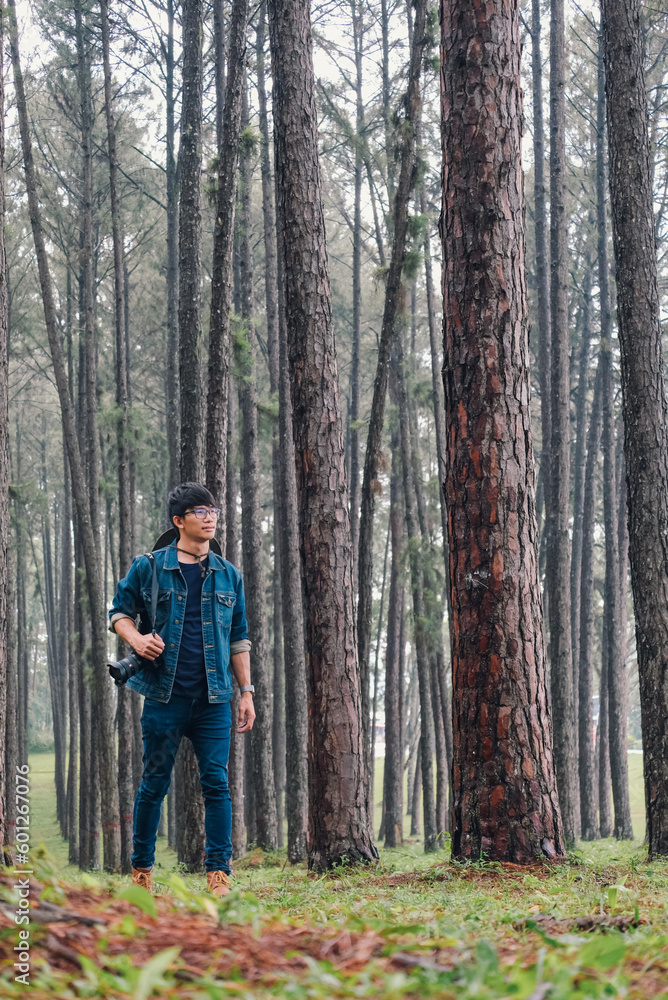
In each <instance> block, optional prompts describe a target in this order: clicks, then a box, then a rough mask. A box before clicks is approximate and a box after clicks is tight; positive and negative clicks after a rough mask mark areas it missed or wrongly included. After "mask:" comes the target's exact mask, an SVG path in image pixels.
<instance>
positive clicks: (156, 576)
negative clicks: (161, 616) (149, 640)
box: [146, 552, 158, 635]
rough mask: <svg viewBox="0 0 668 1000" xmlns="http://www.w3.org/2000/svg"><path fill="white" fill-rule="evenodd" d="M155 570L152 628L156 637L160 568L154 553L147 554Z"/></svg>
mask: <svg viewBox="0 0 668 1000" xmlns="http://www.w3.org/2000/svg"><path fill="white" fill-rule="evenodd" d="M146 554H147V556H148V558H149V560H150V563H151V566H152V568H153V579H152V580H151V628H152V630H153V635H155V619H156V616H157V614H158V567H157V565H156V562H155V556H154V555H153V553H152V552H147V553H146Z"/></svg>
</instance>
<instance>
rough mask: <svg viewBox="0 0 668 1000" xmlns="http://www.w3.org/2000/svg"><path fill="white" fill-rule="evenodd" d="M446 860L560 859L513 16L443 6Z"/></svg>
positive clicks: (499, 8) (512, 12)
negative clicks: (449, 799) (450, 741)
mask: <svg viewBox="0 0 668 1000" xmlns="http://www.w3.org/2000/svg"><path fill="white" fill-rule="evenodd" d="M441 27H442V36H441V38H442V51H441V65H442V76H441V114H442V126H443V130H442V136H443V212H442V218H441V233H442V239H443V258H444V260H445V262H446V266H445V269H444V289H443V291H444V349H445V363H444V386H445V408H446V424H447V434H448V458H449V463H448V472H447V478H446V496H447V501H448V536H449V545H450V587H451V602H452V616H451V622H450V638H451V647H452V671H453V698H454V708H453V719H454V766H453V800H454V805H453V813H454V825H453V831H452V844H453V854H454V855H455V857H461V858H476V857H480V856H481V855H482V854H483V853H488V854H489V855H490V856H491V857H493V858H496V859H498V860H501V861H514V862H519V863H525V862H530V861H532V860H534V859H535V858H537V857H540V856H542V855H543V854H547V855H548V856H550V857H553V856H555V855H561V854H563V853H564V839H563V829H562V823H561V816H560V812H559V801H558V796H557V788H556V779H555V771H554V761H553V755H552V734H551V726H550V719H549V715H548V709H547V701H548V698H547V688H546V670H545V652H544V644H543V630H542V603H541V594H540V587H539V582H538V568H537V562H536V535H537V526H536V509H535V498H534V472H533V446H532V440H531V422H530V413H529V368H528V366H529V346H528V312H527V303H526V281H525V260H524V254H525V241H524V211H523V209H524V202H523V178H522V165H521V130H522V104H521V88H520V38H519V9H518V7H517V6H516V5H513V6H508V5H505V4H503V3H502V2H501V0H495V2H493V3H490V4H487V5H486V6H485V7H483V6H481V5H479V4H477V3H474V2H469V3H464V4H462V3H460V2H458V0H442V5H441Z"/></svg>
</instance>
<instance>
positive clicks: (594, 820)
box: [578, 368, 603, 840]
mask: <svg viewBox="0 0 668 1000" xmlns="http://www.w3.org/2000/svg"><path fill="white" fill-rule="evenodd" d="M602 386H603V382H602V379H601V372H600V368H597V371H596V382H595V385H594V398H593V401H592V406H591V416H590V418H589V430H588V432H587V462H586V465H585V475H584V500H583V506H582V558H581V560H580V643H579V646H580V663H579V668H580V677H579V684H578V702H579V704H578V728H579V739H578V752H579V766H580V820H581V824H582V839H583V840H598V838H599V836H600V828H599V822H598V779H597V773H596V752H595V746H594V721H593V715H592V709H593V698H594V650H593V645H594V525H595V523H596V471H597V466H598V452H599V448H600V445H601V409H602V399H601V396H602Z"/></svg>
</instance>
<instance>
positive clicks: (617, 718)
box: [596, 35, 633, 840]
mask: <svg viewBox="0 0 668 1000" xmlns="http://www.w3.org/2000/svg"><path fill="white" fill-rule="evenodd" d="M605 188H606V185H605V69H604V63H603V37H602V35H600V36H599V54H598V114H597V133H596V196H597V197H596V215H597V224H598V285H599V289H600V291H599V296H600V312H601V357H600V361H599V364H600V366H601V379H602V382H603V386H602V393H603V519H604V524H605V603H604V609H603V627H604V628H605V629H607V633H608V673H607V679H608V696H609V699H610V726H609V742H610V773H611V777H612V795H613V800H614V804H615V828H614V834H615V837H617V839H618V840H626V839H632V838H633V827H632V824H631V804H630V801H629V774H628V754H627V746H626V729H627V697H626V664H625V663H624V657H623V653H622V634H621V614H620V608H619V600H620V596H621V595H620V590H619V536H618V530H619V526H618V522H617V518H618V510H617V491H616V467H615V406H614V383H613V376H612V317H611V314H610V289H609V280H608V273H609V268H608V233H607V225H606V197H605V193H606V192H605Z"/></svg>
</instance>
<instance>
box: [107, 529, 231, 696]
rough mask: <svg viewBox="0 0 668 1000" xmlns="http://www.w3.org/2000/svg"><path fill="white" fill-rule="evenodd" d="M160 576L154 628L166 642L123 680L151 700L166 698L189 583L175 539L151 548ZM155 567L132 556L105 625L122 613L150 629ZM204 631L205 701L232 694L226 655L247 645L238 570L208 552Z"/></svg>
mask: <svg viewBox="0 0 668 1000" xmlns="http://www.w3.org/2000/svg"><path fill="white" fill-rule="evenodd" d="M153 555H154V557H155V564H156V570H157V579H158V609H157V612H156V620H155V630H156V632H157V633H158V635H160V637H161V638H162V640H163V642H164V644H165V648H164V650H163V653H162V656H161V657H160V658H159V661H158V665H157V666H146V667H144V669H143V670H140V671H139V672H138V673H136V674H135V675H134V677H131V678H130V680H129V681H128V682H127V685H128V687H129V688H132V690H133V691H138V692H139V694H143V695H145V696H146V697H147V698H151V699H153V700H154V701H161V702H168V701H169V699H170V696H171V693H172V685H173V683H174V676H175V674H176V664H177V660H178V658H179V648H180V645H181V635H182V632H183V611H184V609H185V606H186V597H187V594H188V588H187V586H186V581H185V579H184V577H183V574H182V573H181V570H180V569H179V561H178V555H177V552H176V542H172V544H171V545H168V546H167V547H166V548H164V549H158V550H157V551H156V552H154V553H153ZM152 577H153V570H152V568H151V563H150V560H149V558H148V556H146V555H141V556H136V557H135V558H134V559H133V561H132V565H131V566H130V569H129V570H128V573H127V576H125V577H124V579H122V580H121V581H120V583H119V584H118V589H117V590H116V596H115V597H114V600H113V604H112V606H111V608H110V609H109V622H110V626H109V629H110V631H111V632H115V631H116V630H115V628H114V623H115V622H116V621H118V620H119V619H120V618H131V619H132V620H133V621H134V620H135V619H136V617H137V615H139V617H140V621H139V625H138V626H137V628H138V630H139V632H141V633H142V635H146V634H148V633H149V632H150V631H151V621H150V614H149V612H150V607H151V583H152ZM202 636H203V639H204V665H205V668H206V679H207V683H208V687H209V701H210V702H212V703H216V702H225V701H229V700H230V699H231V697H232V673H231V670H230V656H231V655H232V653H240V652H243V651H245V650H249V649H250V648H251V643H250V640H249V639H248V625H247V623H246V604H245V600H244V585H243V580H242V579H241V573H240V572H239V570H238V569H237V568H236V566H233V565H232V563H230V562H228V561H227V560H226V559H223V558H222V557H221V556H217V555H216V554H215V552H212V551H210V552H209V567H208V569H207V570H206V574H205V577H204V580H203V581H202Z"/></svg>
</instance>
